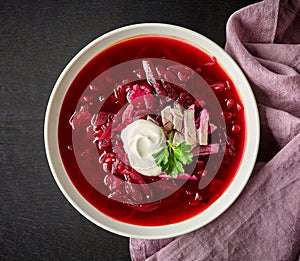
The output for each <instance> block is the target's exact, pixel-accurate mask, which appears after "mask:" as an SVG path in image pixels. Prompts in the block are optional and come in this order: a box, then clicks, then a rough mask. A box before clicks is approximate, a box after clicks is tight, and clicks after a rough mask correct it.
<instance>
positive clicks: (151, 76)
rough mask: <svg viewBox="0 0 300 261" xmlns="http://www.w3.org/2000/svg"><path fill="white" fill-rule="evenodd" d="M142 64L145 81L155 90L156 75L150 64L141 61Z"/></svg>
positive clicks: (147, 61)
mask: <svg viewBox="0 0 300 261" xmlns="http://www.w3.org/2000/svg"><path fill="white" fill-rule="evenodd" d="M142 64H143V68H144V71H145V74H146V79H147V82H148V84H149V85H150V86H152V87H153V88H154V89H155V88H156V87H155V86H156V80H155V79H156V73H155V69H154V66H153V64H152V62H151V61H149V60H143V61H142ZM158 94H160V93H158Z"/></svg>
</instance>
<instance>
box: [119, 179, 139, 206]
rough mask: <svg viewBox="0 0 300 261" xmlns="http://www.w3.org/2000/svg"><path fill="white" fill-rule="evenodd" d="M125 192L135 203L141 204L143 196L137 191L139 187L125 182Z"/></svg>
mask: <svg viewBox="0 0 300 261" xmlns="http://www.w3.org/2000/svg"><path fill="white" fill-rule="evenodd" d="M124 187H125V191H126V193H127V194H128V196H129V197H131V198H132V199H133V200H134V201H136V202H141V201H142V200H143V194H142V192H141V190H140V189H139V187H140V186H139V185H137V184H133V183H131V182H130V181H125V185H124Z"/></svg>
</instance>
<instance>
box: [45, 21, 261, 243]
mask: <svg viewBox="0 0 300 261" xmlns="http://www.w3.org/2000/svg"><path fill="white" fill-rule="evenodd" d="M139 35H164V36H173V37H174V36H175V37H177V38H181V39H184V40H185V41H187V42H188V43H191V44H193V45H195V46H198V47H200V48H201V49H202V50H204V51H205V52H207V53H208V54H210V55H213V56H215V57H216V58H217V60H218V63H219V64H220V65H221V66H223V68H224V69H225V70H226V72H227V73H228V75H229V77H230V78H231V79H232V81H233V82H234V85H235V86H236V88H237V90H238V92H239V95H240V97H241V99H242V102H243V105H244V110H245V122H246V126H247V130H248V131H247V133H246V139H245V142H246V147H245V151H244V155H243V160H242V163H241V165H240V167H239V170H238V173H237V174H236V176H235V178H234V180H233V181H232V183H231V185H230V186H229V187H228V189H227V190H226V191H225V192H224V193H223V195H222V196H221V197H220V198H219V199H218V200H217V201H216V202H214V203H213V204H212V205H211V206H210V207H209V208H207V209H206V210H205V211H204V212H202V213H200V214H198V215H197V216H195V217H193V218H191V219H188V220H186V221H183V222H180V223H177V224H172V225H166V226H152V227H145V226H137V225H131V224H127V223H123V222H120V221H117V220H114V219H112V218H110V217H108V216H106V215H104V214H102V213H101V212H100V211H99V210H97V209H96V208H95V207H93V206H92V205H91V204H90V203H89V202H88V201H87V200H85V199H84V198H83V197H82V196H81V194H80V193H79V192H78V191H77V190H76V188H75V187H74V185H73V183H72V182H71V180H70V179H69V177H68V174H67V172H66V170H65V168H64V166H63V163H62V160H61V157H60V152H59V145H58V135H57V133H58V120H59V114H60V109H61V106H62V102H63V100H64V96H65V94H66V92H67V90H68V88H69V86H70V84H71V83H72V81H73V79H74V78H75V76H76V75H77V73H78V72H79V71H80V70H81V69H82V68H83V67H84V66H85V65H86V64H87V63H88V61H90V60H91V59H92V58H93V57H94V56H96V55H97V54H98V53H99V52H101V51H102V50H104V49H106V48H107V47H109V46H111V45H112V44H114V43H116V42H119V41H121V40H124V39H126V38H130V37H134V36H139ZM249 126H251V135H248V134H249ZM44 138H45V147H46V154H47V158H48V162H49V165H50V168H51V171H52V174H53V176H54V178H55V181H56V182H57V184H58V186H59V188H60V190H61V191H62V192H63V194H64V195H65V197H66V198H67V199H68V200H69V202H70V203H71V204H72V205H73V206H74V207H75V208H76V209H77V210H78V211H79V212H80V213H81V214H82V215H83V216H85V217H86V218H87V219H89V220H90V221H92V222H93V223H95V224H96V225H98V226H100V227H102V228H104V229H106V230H108V231H111V232H114V233H116V234H119V235H123V236H127V237H135V238H145V239H158V238H167V237H173V236H178V235H181V234H184V233H187V232H190V231H193V230H195V229H197V228H200V227H202V226H204V225H206V224H207V223H209V222H211V221H212V220H214V219H215V218H217V217H218V216H219V215H220V214H221V213H223V212H224V211H225V210H226V209H227V208H228V207H229V206H230V205H231V204H232V203H233V201H234V200H235V199H236V198H237V197H238V196H239V194H240V193H241V191H242V190H243V188H244V186H245V185H246V183H247V181H248V179H249V177H250V175H251V172H252V169H253V166H254V163H255V160H256V156H257V151H258V144H259V117H258V111H257V106H256V101H255V98H254V96H253V93H252V91H251V88H250V86H249V83H248V81H247V79H246V78H245V76H244V74H243V73H242V71H241V69H240V68H239V67H238V66H237V64H236V63H235V62H234V61H233V59H232V58H231V57H230V56H229V55H228V54H227V53H226V52H225V51H224V50H223V49H222V48H220V47H219V46H218V45H216V44H215V43H214V42H212V41H211V40H209V39H207V38H206V37H204V36H202V35H200V34H198V33H195V32H193V31H191V30H188V29H185V28H182V27H178V26H173V25H168V24H157V23H152V24H151V23H150V24H137V25H131V26H126V27H123V28H120V29H117V30H114V31H112V32H109V33H107V34H105V35H103V36H101V37H99V38H97V39H96V40H94V41H93V42H91V43H90V44H88V45H87V46H86V47H85V48H83V49H82V50H81V51H80V52H79V53H78V54H77V55H76V56H75V57H74V58H73V59H72V60H71V61H70V62H69V64H68V65H67V66H66V68H65V69H64V71H63V72H62V73H61V75H60V77H59V78H58V80H57V82H56V84H55V86H54V89H53V91H52V94H51V97H50V100H49V103H48V107H47V112H46V118H45V127H44Z"/></svg>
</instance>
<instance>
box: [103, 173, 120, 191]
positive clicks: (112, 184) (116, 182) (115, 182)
mask: <svg viewBox="0 0 300 261" xmlns="http://www.w3.org/2000/svg"><path fill="white" fill-rule="evenodd" d="M123 182H124V181H123V180H121V179H120V178H118V177H116V176H114V175H111V174H108V175H106V176H105V177H104V184H105V185H106V186H108V188H109V190H110V191H112V192H114V191H117V190H118V189H119V188H120V186H121V185H122V183H123Z"/></svg>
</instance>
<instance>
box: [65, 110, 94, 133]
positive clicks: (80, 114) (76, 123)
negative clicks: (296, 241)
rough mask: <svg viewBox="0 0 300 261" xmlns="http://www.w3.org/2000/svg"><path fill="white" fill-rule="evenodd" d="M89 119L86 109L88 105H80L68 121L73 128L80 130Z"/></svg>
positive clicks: (88, 122) (87, 123) (86, 124)
mask: <svg viewBox="0 0 300 261" xmlns="http://www.w3.org/2000/svg"><path fill="white" fill-rule="evenodd" d="M90 121H91V114H90V113H89V111H88V106H87V105H85V106H82V107H81V108H80V110H79V111H75V112H74V113H73V115H72V116H71V118H70V120H69V123H70V125H71V126H72V129H73V130H76V131H78V130H80V129H81V128H84V127H87V126H88V125H89V124H90Z"/></svg>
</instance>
